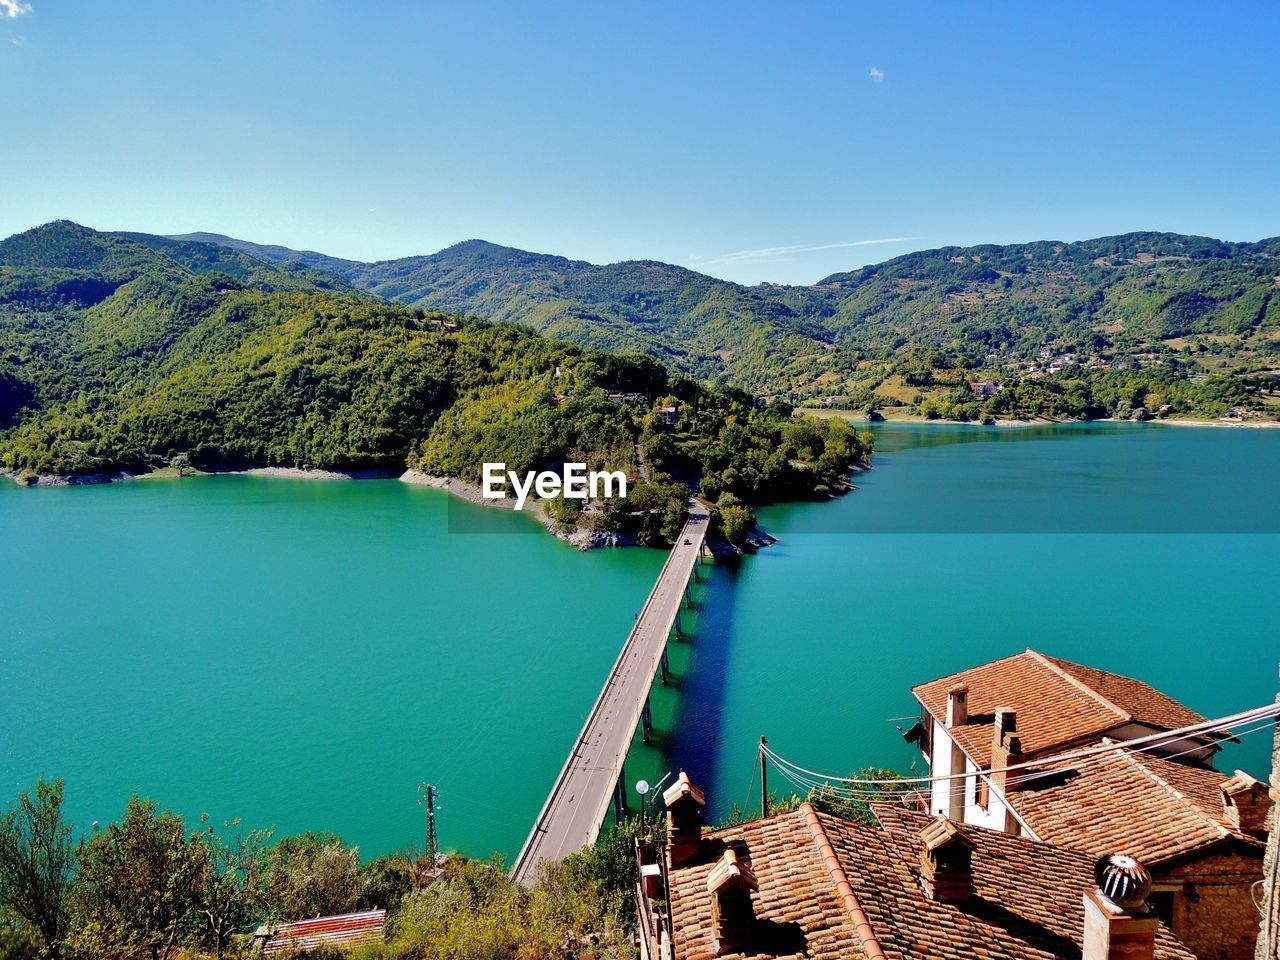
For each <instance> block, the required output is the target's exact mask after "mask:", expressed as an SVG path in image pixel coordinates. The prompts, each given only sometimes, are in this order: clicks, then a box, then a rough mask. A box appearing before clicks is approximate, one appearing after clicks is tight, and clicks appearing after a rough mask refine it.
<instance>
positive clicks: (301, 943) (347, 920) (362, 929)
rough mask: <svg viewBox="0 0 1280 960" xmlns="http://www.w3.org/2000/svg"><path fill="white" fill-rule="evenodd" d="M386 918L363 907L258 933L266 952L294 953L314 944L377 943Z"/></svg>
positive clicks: (283, 924)
mask: <svg viewBox="0 0 1280 960" xmlns="http://www.w3.org/2000/svg"><path fill="white" fill-rule="evenodd" d="M386 921H387V911H385V910H367V911H365V912H363V913H344V914H342V915H341V916H337V917H316V918H315V919H314V920H297V921H294V922H293V923H282V924H279V925H278V926H275V927H272V928H271V929H270V930H260V931H259V936H264V937H266V938H267V940H266V943H265V944H264V945H263V948H262V952H263V953H264V954H267V955H270V954H276V953H298V952H300V951H303V950H315V949H316V948H318V947H338V948H342V947H353V946H355V945H356V944H360V943H378V942H381V941H382V939H383V936H384V933H383V928H384V926H385V924H386Z"/></svg>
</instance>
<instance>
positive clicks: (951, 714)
mask: <svg viewBox="0 0 1280 960" xmlns="http://www.w3.org/2000/svg"><path fill="white" fill-rule="evenodd" d="M968 720H969V685H968V684H967V683H957V684H956V685H955V686H953V687H951V688H950V689H948V690H947V728H948V729H950V728H952V727H959V726H963V725H964V724H965V723H967V722H968Z"/></svg>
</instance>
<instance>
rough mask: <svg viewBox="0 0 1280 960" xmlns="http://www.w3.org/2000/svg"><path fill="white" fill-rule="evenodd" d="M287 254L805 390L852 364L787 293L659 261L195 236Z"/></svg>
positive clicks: (398, 296) (396, 290)
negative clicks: (366, 255) (346, 250)
mask: <svg viewBox="0 0 1280 960" xmlns="http://www.w3.org/2000/svg"><path fill="white" fill-rule="evenodd" d="M196 238H200V239H208V240H211V241H213V242H217V243H224V244H227V245H228V246H230V247H232V248H233V249H236V250H239V251H243V252H245V253H249V254H251V255H253V256H257V257H261V258H262V259H264V260H267V261H269V262H273V263H279V264H295V263H297V264H305V265H308V266H313V267H317V268H321V269H326V270H331V271H333V272H335V273H338V274H340V275H341V276H343V277H345V278H346V279H347V280H349V281H350V282H351V283H352V284H354V285H355V286H357V287H359V288H360V289H363V290H368V291H370V292H372V293H375V294H377V295H378V296H381V297H384V298H386V299H388V300H394V301H396V302H397V303H405V304H409V305H410V306H418V307H432V308H434V309H438V310H447V311H450V312H455V313H464V314H471V315H475V316H480V317H485V318H487V319H490V320H499V321H511V322H514V323H520V324H524V325H525V326H529V327H532V328H533V329H535V330H537V331H539V332H540V333H545V334H547V335H548V336H553V337H559V338H561V339H567V340H572V341H573V342H575V343H578V344H581V345H582V346H585V347H593V348H596V349H601V350H610V351H613V352H628V351H631V352H640V353H646V354H648V355H649V356H652V357H656V358H657V359H659V360H662V361H663V362H665V363H669V364H671V365H672V366H674V367H675V368H676V369H679V370H682V371H684V372H686V373H689V374H692V375H694V376H697V377H701V378H707V379H715V380H719V381H722V382H726V383H732V384H734V385H736V386H740V387H742V388H744V389H749V390H760V389H767V391H768V392H772V393H782V392H789V391H790V390H792V389H802V388H803V387H804V386H805V385H806V384H807V383H809V382H811V381H812V379H813V370H814V369H815V364H816V365H817V367H819V368H822V369H825V368H827V367H829V366H831V365H832V364H833V363H834V364H835V365H836V366H839V365H842V364H844V365H848V364H850V363H852V362H853V358H851V357H839V358H838V359H837V358H836V357H837V355H839V354H840V353H841V351H839V350H838V349H837V348H836V347H835V346H834V344H833V343H832V342H831V337H830V335H829V333H828V331H827V330H826V329H825V328H824V326H823V324H822V323H821V322H820V321H815V320H813V319H809V318H806V317H803V316H801V315H800V314H799V313H798V312H797V311H796V310H794V309H793V308H792V307H791V306H790V305H789V304H787V303H785V302H783V301H782V300H781V299H777V298H773V297H765V296H760V295H759V293H758V292H756V291H753V290H751V289H749V288H746V287H741V286H739V285H737V284H733V283H726V282H725V281H723V280H717V279H715V278H713V277H708V276H705V275H704V274H700V273H695V272H694V271H692V270H686V269H685V268H683V267H676V266H672V265H671V264H666V263H658V262H656V261H648V260H645V261H629V262H624V263H615V264H610V265H608V266H597V265H595V264H591V263H586V262H584V261H581V260H567V259H565V258H564V257H555V256H548V255H545V254H539V253H528V252H526V251H524V250H516V249H514V248H512V247H502V246H498V245H497V244H493V243H487V242H485V241H483V240H468V241H465V242H464V243H459V244H455V245H454V246H452V247H449V248H448V249H445V250H441V251H440V252H439V253H435V254H431V255H430V256H422V257H406V258H404V259H401V260H384V261H381V262H378V263H358V262H355V261H350V260H339V259H335V258H332V257H325V256H324V255H323V254H317V253H313V252H304V251H293V250H288V249H287V248H284V247H270V246H258V245H256V244H251V243H246V242H244V241H241V240H231V239H229V238H225V237H218V236H217V235H215V234H189V235H188V237H185V238H183V239H196Z"/></svg>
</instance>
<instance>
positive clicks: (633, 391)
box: [0, 221, 867, 540]
mask: <svg viewBox="0 0 1280 960" xmlns="http://www.w3.org/2000/svg"><path fill="white" fill-rule="evenodd" d="M321 267H324V268H326V269H321ZM331 267H332V265H331V264H329V263H325V262H320V263H317V264H315V265H312V264H310V263H303V262H301V261H300V259H298V258H292V257H285V258H284V259H279V258H278V259H277V262H270V261H268V260H264V259H260V258H259V257H257V256H250V255H249V254H248V253H245V252H243V251H242V250H238V249H232V248H231V247H229V246H226V245H219V244H212V243H207V242H203V241H199V240H191V239H173V238H167V237H158V236H151V235H145V234H123V233H100V232H98V231H95V230H91V229H89V228H87V227H82V226H79V225H77V224H74V223H70V222H66V221H62V222H57V223H52V224H47V225H45V226H43V227H38V228H35V229H33V230H29V231H27V232H25V233H21V234H18V235H16V236H13V237H10V238H8V239H7V240H4V241H0V472H7V473H9V474H11V475H13V476H15V477H16V478H17V479H20V480H23V481H26V482H40V479H41V478H44V479H45V480H46V482H52V481H55V480H59V479H63V478H67V477H82V478H83V477H86V476H92V477H95V478H101V477H102V476H104V475H110V474H112V473H115V472H127V473H144V472H149V471H153V470H155V469H157V468H162V467H164V466H165V465H172V466H173V467H174V468H175V469H177V470H179V471H181V470H183V469H185V468H186V467H187V466H188V465H192V466H197V467H204V468H208V469H224V468H243V467H253V466H280V467H312V468H325V469H338V470H348V471H377V472H397V473H398V472H402V471H404V470H405V469H406V468H409V469H415V470H418V471H420V472H423V473H426V474H431V475H436V476H448V477H456V478H462V479H465V480H469V481H472V482H478V481H479V480H480V477H481V465H482V464H483V463H484V462H489V461H492V462H505V463H506V464H507V468H508V469H510V470H513V471H516V472H517V473H520V472H524V471H527V470H533V469H542V468H544V467H546V466H551V465H555V464H558V463H563V462H565V461H566V460H573V461H576V462H586V463H589V464H591V468H592V469H599V468H604V467H608V468H609V469H625V470H627V471H628V472H630V473H631V475H632V476H633V477H637V476H640V475H641V471H640V469H639V467H640V463H641V462H643V463H644V466H645V469H646V472H647V474H648V477H647V478H644V479H641V480H639V481H637V482H636V484H635V485H634V486H635V489H634V490H633V491H632V495H631V496H630V497H629V498H628V501H627V503H628V504H629V505H630V506H629V507H628V508H626V509H620V510H613V509H602V510H597V511H592V512H591V514H590V516H586V515H585V514H584V515H581V516H580V515H579V511H580V508H581V504H577V503H576V502H563V503H560V504H557V505H556V506H557V512H556V514H555V516H556V522H557V523H558V524H559V525H560V526H561V527H564V528H567V529H573V528H575V527H578V526H581V525H582V524H594V525H595V526H593V527H591V529H592V530H593V531H594V532H595V533H599V534H601V535H602V536H606V537H612V536H621V535H627V536H631V537H635V538H638V539H640V540H654V539H660V538H669V537H670V536H673V535H674V533H673V532H672V531H678V530H679V527H680V525H681V523H682V522H683V516H684V511H685V507H686V504H687V501H688V497H689V490H688V488H687V487H686V486H684V485H683V483H684V482H690V483H693V482H700V483H701V486H702V490H703V491H704V493H706V492H707V491H711V490H714V491H715V492H716V496H717V497H720V496H730V495H731V496H732V497H734V498H737V501H745V502H747V503H753V502H761V501H766V500H773V499H788V498H794V497H822V496H827V495H830V494H831V493H833V492H835V491H838V490H841V489H844V488H845V487H846V486H847V483H846V474H847V470H848V467H849V465H850V464H851V463H853V462H856V461H858V460H860V459H862V458H863V457H864V456H865V455H866V451H867V444H866V442H865V439H864V438H862V437H859V436H857V435H856V434H855V433H854V432H853V430H852V429H851V428H850V427H849V426H848V425H847V424H845V423H843V422H834V421H833V422H828V423H820V422H806V421H793V420H792V419H791V417H790V409H789V408H787V407H785V406H783V405H779V404H773V405H763V404H758V403H756V402H755V401H754V399H753V398H752V397H751V396H750V395H749V394H747V393H745V392H743V391H740V390H736V389H732V388H729V387H725V386H721V385H716V384H703V383H699V382H698V381H695V380H694V379H692V378H690V377H688V376H683V375H680V374H677V373H673V372H671V371H669V370H668V368H667V367H665V366H663V365H662V364H661V363H658V362H656V361H655V360H654V359H652V358H650V357H647V356H644V355H641V354H632V355H630V356H618V355H616V354H613V353H605V352H602V351H597V350H592V349H590V348H584V347H581V346H578V345H577V344H573V343H570V342H568V341H567V340H564V339H557V338H553V337H547V336H543V335H541V334H539V333H537V332H535V331H533V330H531V329H529V328H528V327H527V326H521V325H518V324H512V323H497V322H492V321H489V320H484V319H480V318H476V317H469V318H464V317H458V316H455V315H452V314H449V313H444V312H441V311H437V310H433V309H424V308H421V307H410V306H406V305H403V304H399V303H393V302H390V301H388V300H386V299H384V298H382V297H380V296H377V295H375V294H373V293H371V292H365V291H363V290H359V289H357V288H356V286H355V285H353V284H352V283H351V282H349V281H348V280H346V279H344V278H342V277H339V276H337V275H336V274H335V273H333V272H331V269H329V268H331ZM641 457H642V458H643V460H642V461H641ZM575 505H576V506H577V507H578V510H575V509H574V507H575ZM727 505H728V506H735V508H736V509H741V508H740V507H739V506H737V504H736V503H728V504H727Z"/></svg>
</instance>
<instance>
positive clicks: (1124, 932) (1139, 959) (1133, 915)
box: [1080, 854, 1160, 960]
mask: <svg viewBox="0 0 1280 960" xmlns="http://www.w3.org/2000/svg"><path fill="white" fill-rule="evenodd" d="M1093 876H1094V879H1095V880H1096V881H1097V886H1096V887H1094V888H1093V889H1091V890H1087V891H1085V895H1084V950H1083V951H1082V952H1081V955H1080V956H1081V960H1152V958H1153V957H1154V956H1155V950H1156V928H1157V927H1158V926H1160V921H1159V920H1158V919H1157V918H1156V915H1155V914H1154V913H1153V912H1152V911H1151V908H1150V907H1149V906H1147V894H1148V893H1150V892H1151V874H1150V873H1149V872H1148V871H1147V868H1146V867H1144V866H1143V865H1142V863H1141V861H1139V860H1137V859H1135V858H1134V857H1127V856H1123V855H1120V854H1112V855H1111V856H1107V857H1103V858H1102V859H1101V860H1099V861H1098V862H1097V863H1096V864H1095V865H1094V868H1093Z"/></svg>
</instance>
